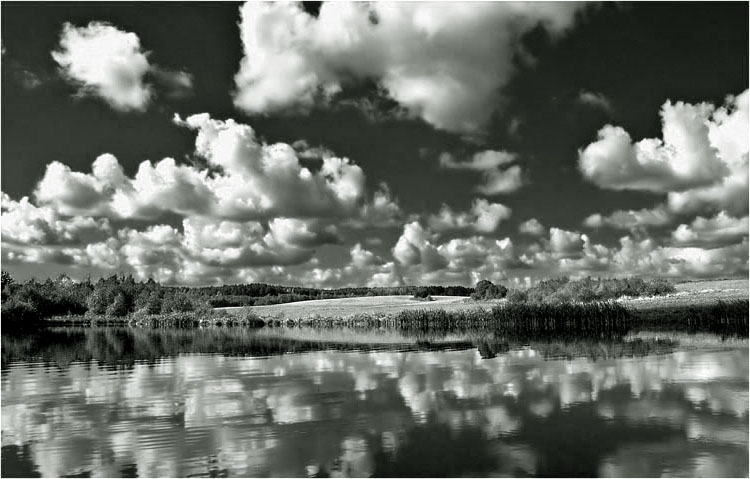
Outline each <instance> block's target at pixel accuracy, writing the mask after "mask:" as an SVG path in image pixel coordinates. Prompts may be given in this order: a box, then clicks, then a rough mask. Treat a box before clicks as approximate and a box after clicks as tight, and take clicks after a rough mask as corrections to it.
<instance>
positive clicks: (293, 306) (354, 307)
mask: <svg viewBox="0 0 750 479" xmlns="http://www.w3.org/2000/svg"><path fill="white" fill-rule="evenodd" d="M433 299H434V301H419V300H416V299H414V298H412V297H411V296H365V297H361V298H337V299H319V300H313V301H300V302H297V303H285V304H274V305H269V306H250V307H246V308H245V307H238V308H217V309H220V310H224V311H228V312H235V311H242V310H245V309H249V310H251V311H253V312H254V313H256V314H258V315H259V316H261V317H263V318H276V317H278V318H284V319H298V318H306V317H310V316H322V317H327V318H333V317H344V316H351V315H354V314H362V313H367V314H382V315H386V314H395V313H398V312H399V311H403V310H405V309H444V310H447V311H451V310H455V309H466V308H472V307H478V306H482V305H483V306H484V307H489V306H491V305H492V304H493V303H490V302H484V303H476V302H474V301H471V302H470V301H469V299H468V297H466V296H433ZM495 304H496V303H495Z"/></svg>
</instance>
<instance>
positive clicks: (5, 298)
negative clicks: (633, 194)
mask: <svg viewBox="0 0 750 479" xmlns="http://www.w3.org/2000/svg"><path fill="white" fill-rule="evenodd" d="M418 290H420V291H426V292H427V294H430V295H443V296H469V295H471V294H472V293H473V292H474V289H473V288H466V287H464V286H395V287H379V288H368V287H357V288H337V289H317V288H303V287H297V286H279V285H269V284H265V283H250V284H232V285H223V286H202V287H173V286H164V285H161V284H159V283H157V282H156V281H154V280H153V279H149V280H148V281H136V280H135V279H134V278H133V276H131V275H112V276H109V277H106V278H101V279H99V280H98V281H96V282H94V281H91V279H86V280H84V281H74V280H72V279H71V278H70V277H68V276H67V275H65V274H62V275H60V276H58V277H57V278H55V279H52V278H48V279H46V280H44V281H39V280H36V279H30V280H28V281H25V282H18V281H15V280H14V279H13V277H12V276H11V275H10V274H9V273H8V272H6V271H3V272H2V316H3V321H4V323H7V322H14V321H33V320H36V319H41V318H47V317H52V316H65V315H83V314H92V315H100V316H109V317H123V316H127V315H129V314H133V313H142V314H149V315H152V314H170V313H181V312H189V311H200V310H208V309H210V308H216V307H225V306H261V305H269V304H280V303H289V302H295V301H306V300H312V299H334V298H347V297H355V296H390V295H413V294H414V293H415V292H416V291H418Z"/></svg>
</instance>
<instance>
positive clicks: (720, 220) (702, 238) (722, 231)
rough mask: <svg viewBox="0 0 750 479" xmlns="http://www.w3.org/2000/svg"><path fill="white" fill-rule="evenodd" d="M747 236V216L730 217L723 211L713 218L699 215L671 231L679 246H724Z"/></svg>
mask: <svg viewBox="0 0 750 479" xmlns="http://www.w3.org/2000/svg"><path fill="white" fill-rule="evenodd" d="M747 237H748V217H747V216H744V217H742V218H732V217H730V216H728V215H727V214H726V213H724V212H723V211H722V212H721V213H719V214H718V215H716V216H714V217H713V218H704V217H702V216H699V217H697V218H695V219H694V220H693V221H692V223H690V224H689V225H688V224H681V225H680V226H678V227H677V229H676V230H674V231H673V232H672V239H673V241H674V243H676V244H678V245H681V246H704V247H706V246H708V247H716V246H724V245H727V244H732V243H737V242H738V241H741V240H742V239H743V238H744V239H745V240H746V239H747Z"/></svg>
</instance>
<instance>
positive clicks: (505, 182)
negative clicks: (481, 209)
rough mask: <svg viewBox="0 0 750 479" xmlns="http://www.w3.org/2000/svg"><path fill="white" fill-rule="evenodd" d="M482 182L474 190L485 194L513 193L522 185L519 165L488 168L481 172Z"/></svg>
mask: <svg viewBox="0 0 750 479" xmlns="http://www.w3.org/2000/svg"><path fill="white" fill-rule="evenodd" d="M482 176H483V178H484V182H483V183H482V184H480V185H479V186H477V188H476V191H477V192H479V193H481V194H483V195H487V196H494V195H498V194H504V193H513V192H514V191H517V190H518V189H519V188H521V186H523V179H522V178H521V167H520V166H518V165H514V166H511V167H510V168H508V169H507V170H490V171H485V172H484V173H483V175H482Z"/></svg>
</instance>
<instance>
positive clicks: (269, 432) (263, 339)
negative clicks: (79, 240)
mask: <svg viewBox="0 0 750 479" xmlns="http://www.w3.org/2000/svg"><path fill="white" fill-rule="evenodd" d="M2 340H3V344H2V346H3V347H2V475H3V477H12V476H24V477H35V476H40V475H41V476H47V477H60V476H75V477H96V476H99V477H102V476H103V477H158V476H168V477H188V476H211V477H217V476H218V477H236V476H245V477H248V476H263V477H268V476H282V477H299V476H303V477H305V476H307V477H334V476H338V477H367V476H381V477H382V476H386V477H410V476H431V477H435V476H477V477H482V476H516V477H517V476H578V477H582V476H617V477H623V476H639V477H643V476H647V477H655V476H710V477H726V476H747V475H748V341H747V338H720V337H718V336H712V335H709V334H694V335H690V334H685V333H668V332H660V333H656V332H653V333H650V332H646V331H642V332H638V333H629V334H628V335H626V336H623V337H618V338H615V339H605V340H602V339H600V338H598V339H594V340H588V339H586V338H582V339H580V340H576V339H571V338H566V339H565V340H559V341H543V340H539V339H536V340H528V339H524V340H513V339H510V340H508V339H507V338H505V339H504V338H492V340H491V341H484V340H481V339H479V338H478V336H476V335H475V336H472V335H471V334H467V335H464V336H462V335H461V334H457V333H455V332H454V333H452V334H450V335H435V336H434V337H420V338H415V337H412V336H408V335H403V334H400V333H398V332H389V331H371V332H363V331H356V330H354V331H342V330H335V331H326V330H313V329H308V330H305V329H295V330H287V329H285V328H263V329H258V330H251V329H241V328H235V329H232V328H223V329H222V328H211V329H208V330H164V329H153V330H151V329H128V328H56V329H50V330H48V331H44V332H43V333H38V334H34V335H20V334H19V335H15V336H8V335H3V338H2Z"/></svg>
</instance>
